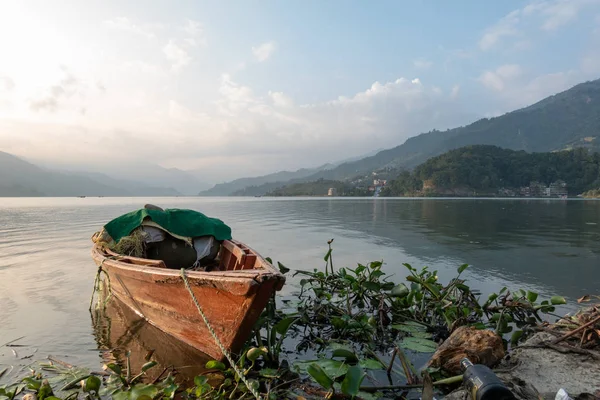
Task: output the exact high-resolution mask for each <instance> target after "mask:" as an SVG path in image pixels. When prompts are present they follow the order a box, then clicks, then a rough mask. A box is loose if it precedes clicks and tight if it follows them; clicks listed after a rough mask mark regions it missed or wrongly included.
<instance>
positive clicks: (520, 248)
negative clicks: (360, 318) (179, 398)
mask: <svg viewBox="0 0 600 400" xmlns="http://www.w3.org/2000/svg"><path fill="white" fill-rule="evenodd" d="M148 202H150V203H153V204H157V205H160V206H163V207H179V208H191V209H195V210H198V211H201V212H203V213H205V214H208V215H210V216H214V217H218V218H221V219H222V220H223V221H225V222H226V223H227V224H229V225H230V226H231V227H232V229H233V234H234V237H236V238H237V239H239V240H242V241H243V242H246V243H248V244H249V245H250V246H251V247H254V248H255V249H256V250H258V251H259V252H260V253H261V254H263V255H264V256H269V257H272V258H273V259H274V260H277V261H281V262H282V263H284V264H285V265H286V266H288V267H291V268H293V269H313V268H322V266H323V264H324V261H323V255H324V254H325V251H326V249H327V243H326V242H327V240H329V239H331V238H335V241H334V243H333V247H334V253H333V259H334V265H335V267H340V266H350V267H352V266H355V265H356V263H357V262H368V261H371V260H382V259H383V260H384V262H385V269H386V272H388V273H389V274H395V277H396V278H397V279H398V280H400V279H403V278H404V277H405V276H406V275H407V273H406V270H405V268H404V267H403V266H402V263H405V262H408V263H410V264H412V265H413V266H417V267H420V266H423V265H428V266H430V267H431V268H433V269H437V270H438V271H439V276H440V279H441V280H442V281H447V280H448V279H450V278H451V277H453V276H454V275H455V272H456V268H457V267H458V266H459V265H461V264H463V263H468V264H471V265H472V267H470V268H469V269H468V270H467V273H466V277H467V278H468V283H470V284H471V285H472V286H474V287H477V288H479V289H480V290H481V291H482V292H483V293H484V294H485V293H489V292H490V291H495V290H498V289H499V288H501V287H502V286H505V285H506V286H509V288H514V289H517V288H525V289H531V290H535V291H538V292H539V293H540V296H541V297H543V296H551V295H554V294H561V295H564V296H565V297H567V299H568V301H570V302H571V303H574V302H575V299H576V298H577V297H580V296H582V295H584V294H600V293H599V292H600V201H587V200H569V201H560V200H482V199H427V200H423V199H382V198H379V199H349V198H346V199H329V198H319V199H269V198H154V199H141V198H134V199H131V198H81V199H80V198H56V199H52V198H49V199H46V198H40V199H37V198H36V199H32V198H27V199H0V346H2V345H3V344H4V343H6V342H9V341H11V340H13V339H17V338H19V337H21V336H23V338H22V339H20V340H19V341H18V342H16V343H19V344H22V345H24V346H23V347H10V348H9V347H6V346H4V347H0V370H2V369H4V367H5V366H11V365H12V366H14V367H16V368H15V370H14V371H15V372H14V373H16V372H18V369H19V368H20V366H25V365H27V364H28V363H30V362H31V360H32V359H41V358H45V357H46V356H48V355H53V356H56V357H58V358H61V359H64V360H66V361H69V362H71V363H75V364H81V365H86V366H89V367H92V368H95V369H98V368H99V366H100V365H101V364H100V362H101V355H102V354H104V353H102V352H101V351H99V350H98V349H99V348H108V347H111V346H112V347H114V346H118V345H127V341H126V340H124V339H123V338H122V337H120V338H121V339H119V340H121V342H119V343H117V344H115V343H108V344H107V343H106V341H105V340H104V339H102V338H99V335H98V334H94V329H93V321H92V318H91V316H90V313H89V312H88V307H89V302H90V296H91V294H92V285H93V281H94V277H95V274H96V270H97V268H96V266H95V264H94V263H93V261H92V259H91V257H90V249H91V241H90V237H91V236H92V234H93V233H94V232H96V231H97V230H99V229H100V228H101V226H102V225H103V224H104V223H106V222H108V221H109V220H110V219H112V218H114V217H116V216H118V215H120V214H122V213H125V212H128V211H131V210H132V209H136V208H139V207H142V206H143V205H144V204H145V203H148ZM294 284H295V282H294V281H293V280H288V284H287V285H286V287H285V288H284V294H289V293H290V292H292V291H294ZM106 331H107V329H106V327H105V328H104V333H106ZM116 331H117V329H116V328H114V327H113V333H114V332H116ZM149 335H150V336H153V335H152V333H150V334H149ZM100 336H102V335H100ZM161 340H162V339H161ZM123 341H124V342H125V343H123ZM183 353H185V351H183ZM29 356H32V358H27V357H29ZM182 362H183V363H188V362H189V360H186V361H185V362H184V361H182ZM5 379H6V377H5Z"/></svg>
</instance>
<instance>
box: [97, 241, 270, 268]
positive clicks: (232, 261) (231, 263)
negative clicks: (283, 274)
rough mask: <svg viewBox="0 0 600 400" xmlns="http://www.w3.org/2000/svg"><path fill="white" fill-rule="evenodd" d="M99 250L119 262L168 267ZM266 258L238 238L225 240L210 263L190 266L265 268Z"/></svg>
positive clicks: (153, 261)
mask: <svg viewBox="0 0 600 400" xmlns="http://www.w3.org/2000/svg"><path fill="white" fill-rule="evenodd" d="M97 250H98V251H99V252H100V253H101V254H102V255H103V256H104V257H108V258H114V259H117V260H118V261H119V262H122V263H128V264H133V265H140V266H145V267H154V268H167V266H166V264H165V263H164V262H163V261H162V260H153V259H149V258H139V257H132V256H126V255H122V254H118V253H115V252H114V251H112V250H110V249H108V248H107V247H106V246H101V247H100V246H98V248H97ZM264 262H265V261H264V260H263V259H262V257H260V256H259V255H257V254H256V253H255V252H254V251H253V250H252V249H250V248H248V247H247V246H246V245H245V244H243V243H241V242H238V241H236V240H224V241H223V242H222V243H221V246H220V250H219V254H218V256H217V257H216V258H215V259H214V260H213V261H210V262H209V263H206V264H203V265H200V266H198V267H195V268H190V269H189V270H190V271H208V272H217V271H218V272H225V271H241V270H261V269H262V270H264V269H265V267H264Z"/></svg>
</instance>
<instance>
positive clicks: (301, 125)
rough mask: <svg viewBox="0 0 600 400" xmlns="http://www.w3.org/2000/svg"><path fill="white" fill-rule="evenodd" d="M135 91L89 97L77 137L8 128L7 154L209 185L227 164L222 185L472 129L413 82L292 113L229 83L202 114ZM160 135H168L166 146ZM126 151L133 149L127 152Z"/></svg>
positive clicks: (53, 129)
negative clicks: (120, 166)
mask: <svg viewBox="0 0 600 400" xmlns="http://www.w3.org/2000/svg"><path fill="white" fill-rule="evenodd" d="M141 83H143V82H140V84H141ZM109 84H110V83H109ZM144 86H145V85H141V86H140V88H141V89H143V87H144ZM94 88H95V87H94ZM141 89H134V88H129V87H127V88H123V87H120V86H118V85H114V84H110V90H108V91H106V92H105V93H102V92H101V91H98V90H94V91H91V92H90V93H89V96H90V97H94V96H95V98H96V99H95V100H94V99H92V100H91V103H92V104H91V105H95V107H92V106H90V107H89V108H87V113H86V116H85V119H82V120H80V121H79V122H78V124H79V125H78V126H77V130H73V129H71V128H69V126H71V125H72V124H73V123H74V120H69V122H68V123H66V124H63V123H60V124H56V123H53V122H52V125H50V123H51V121H52V120H48V121H46V120H40V122H39V123H35V124H34V123H33V122H29V123H21V124H20V125H18V127H15V126H11V127H10V132H13V133H14V134H15V135H20V136H19V137H20V139H19V141H18V142H14V141H13V142H12V146H13V150H14V152H16V153H17V154H27V155H28V156H30V157H32V158H40V157H44V158H46V159H48V158H53V160H54V161H60V160H63V159H65V160H66V159H68V160H75V159H77V160H80V161H82V162H84V161H85V160H86V159H88V160H95V159H101V158H102V157H108V156H110V157H111V159H115V160H119V159H127V158H129V159H131V161H132V162H133V161H136V160H137V161H141V160H147V159H149V158H152V159H153V161H154V162H156V163H172V165H174V166H180V167H181V166H182V165H181V162H182V161H181V160H186V161H185V162H186V165H185V166H187V167H198V168H200V167H202V168H204V169H206V171H207V174H215V175H214V176H222V175H218V174H222V173H223V172H222V171H220V170H219V169H218V168H216V167H215V165H223V164H224V163H225V161H227V160H235V161H232V164H228V165H230V166H231V168H233V165H236V168H241V169H239V170H237V172H236V171H230V172H229V173H230V174H231V175H229V176H228V177H229V178H230V177H232V175H235V176H240V175H246V174H248V173H250V172H249V169H248V168H249V167H248V166H251V165H254V167H252V168H255V170H253V171H254V172H253V173H267V172H270V171H271V169H274V168H300V167H306V166H310V165H317V164H320V163H323V162H325V161H327V160H331V154H335V156H336V157H335V158H346V157H350V156H355V155H357V154H362V153H364V152H365V151H369V150H371V149H375V148H381V147H387V146H393V145H398V144H399V143H402V141H403V140H404V139H406V138H408V137H409V136H412V135H414V134H417V133H420V132H424V131H428V130H430V129H433V128H445V127H451V126H454V125H457V124H463V123H465V122H468V121H469V120H470V117H465V115H464V114H462V113H461V112H460V109H459V108H458V107H459V106H458V104H457V103H456V102H454V101H452V99H451V98H450V96H449V95H447V94H443V93H441V91H440V90H437V89H436V88H435V87H432V86H430V85H426V84H424V83H423V82H421V80H419V79H406V78H400V79H397V80H394V81H390V82H375V83H373V84H372V85H371V86H370V87H369V88H367V89H365V90H363V91H360V92H357V93H355V94H354V95H352V96H348V97H343V96H341V97H339V98H337V99H333V100H330V101H324V102H315V103H308V104H306V103H305V104H298V103H297V102H295V101H294V99H293V98H292V97H290V96H289V95H286V94H284V93H282V92H280V91H268V92H265V93H263V94H259V93H256V92H255V91H254V90H253V89H252V88H251V87H250V86H248V85H245V84H242V83H239V82H236V81H235V80H234V79H233V78H232V77H231V76H229V75H223V76H222V77H221V81H220V86H219V88H218V99H217V100H216V101H214V102H213V103H208V104H204V105H201V104H198V103H193V104H192V103H187V102H186V101H185V99H176V98H175V97H165V96H164V95H163V96H161V95H160V93H154V94H153V95H151V94H149V93H145V92H140V93H139V94H138V90H141ZM125 94H127V95H125ZM165 98H166V99H168V100H164V99H165ZM58 99H59V100H61V101H62V99H63V98H62V97H60V96H59V97H58ZM169 99H170V100H169ZM96 101H98V102H99V101H101V105H98V104H96V103H95V102H96ZM59 105H60V104H59ZM45 107H46V108H48V107H51V106H50V105H46V106H45ZM78 110H80V108H78ZM61 112H63V109H62V108H61V107H58V108H57V109H56V113H53V114H44V117H45V118H46V117H47V118H50V116H55V117H56V118H58V117H59V115H60V113H61ZM8 123H9V122H8V121H6V120H5V121H2V120H1V119H0V132H2V131H9V128H8V126H7V124H8ZM70 129H71V130H70ZM41 132H44V135H41ZM69 132H71V133H69ZM165 132H169V137H168V140H165V139H164V138H165V137H164V133H165ZM67 136H68V137H69V140H68V141H69V145H68V146H66V147H65V148H61V149H58V148H57V147H56V143H60V142H61V141H64V138H65V137H67ZM33 138H36V140H33ZM31 143H35V146H32V145H31ZM340 143H344V145H343V146H342V145H340ZM48 146H49V147H48ZM107 148H111V149H112V150H111V152H107V151H105V149H107ZM132 148H135V149H136V151H135V152H133V153H132V152H131V151H129V149H132ZM115 149H116V150H115ZM57 157H60V159H59V158H57Z"/></svg>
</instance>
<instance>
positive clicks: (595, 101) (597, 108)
mask: <svg viewBox="0 0 600 400" xmlns="http://www.w3.org/2000/svg"><path fill="white" fill-rule="evenodd" d="M476 144H486V145H494V146H499V147H503V148H506V149H511V150H525V151H527V152H548V151H556V150H565V149H570V148H576V147H585V148H593V149H596V150H600V79H598V80H594V81H590V82H585V83H581V84H579V85H577V86H574V87H572V88H571V89H569V90H567V91H564V92H562V93H558V94H556V95H553V96H550V97H547V98H545V99H544V100H542V101H540V102H538V103H535V104H533V105H531V106H529V107H525V108H522V109H520V110H516V111H513V112H510V113H507V114H504V115H502V116H499V117H495V118H483V119H480V120H479V121H476V122H474V123H472V124H470V125H467V126H464V127H459V128H454V129H449V130H446V131H436V130H434V131H432V132H429V133H424V134H421V135H419V136H415V137H412V138H410V139H408V140H407V141H406V142H404V144H402V145H400V146H397V147H394V148H392V149H388V150H383V151H381V152H379V153H377V154H376V155H374V156H372V157H367V158H363V159H362V160H358V161H355V162H351V163H346V164H342V165H340V166H338V167H336V168H334V169H331V170H328V171H323V172H321V173H318V174H314V175H312V176H310V177H308V179H309V180H316V179H318V178H325V179H346V178H350V177H352V176H355V175H356V174H357V173H360V172H369V171H372V170H375V169H379V168H383V167H386V166H392V167H406V168H412V167H415V166H417V165H419V164H421V163H422V162H424V161H426V160H427V159H429V158H431V157H434V156H437V155H440V154H443V153H445V152H447V151H448V150H453V149H457V148H460V147H463V146H468V145H476Z"/></svg>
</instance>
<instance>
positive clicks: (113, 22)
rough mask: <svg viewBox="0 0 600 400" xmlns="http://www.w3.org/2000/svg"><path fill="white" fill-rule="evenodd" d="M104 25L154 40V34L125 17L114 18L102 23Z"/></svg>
mask: <svg viewBox="0 0 600 400" xmlns="http://www.w3.org/2000/svg"><path fill="white" fill-rule="evenodd" d="M104 24H105V25H106V26H108V27H109V28H111V29H114V30H119V31H124V32H130V33H133V34H136V35H140V36H144V37H147V38H149V39H152V38H154V37H155V36H154V34H153V33H152V32H150V31H149V30H148V29H146V28H144V27H142V26H141V25H139V24H136V23H134V22H133V21H131V20H130V19H129V18H126V17H115V18H112V19H109V20H106V21H104Z"/></svg>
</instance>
